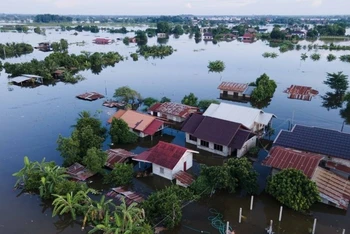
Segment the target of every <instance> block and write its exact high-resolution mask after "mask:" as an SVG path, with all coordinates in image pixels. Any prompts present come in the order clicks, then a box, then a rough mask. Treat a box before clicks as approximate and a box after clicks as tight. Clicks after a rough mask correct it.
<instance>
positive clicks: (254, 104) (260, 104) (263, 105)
mask: <svg viewBox="0 0 350 234" xmlns="http://www.w3.org/2000/svg"><path fill="white" fill-rule="evenodd" d="M270 103H271V98H267V99H265V100H262V101H261V102H257V101H253V100H250V104H251V105H252V107H253V108H258V109H263V108H266V107H268V106H269V105H270Z"/></svg>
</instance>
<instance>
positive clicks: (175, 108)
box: [148, 102, 198, 118]
mask: <svg viewBox="0 0 350 234" xmlns="http://www.w3.org/2000/svg"><path fill="white" fill-rule="evenodd" d="M148 111H155V112H160V113H164V114H169V115H174V116H178V117H181V118H187V117H188V116H189V115H190V114H191V113H194V112H197V111H198V108H197V107H193V106H188V105H184V104H181V103H175V102H164V103H155V104H154V105H152V106H151V107H150V108H149V109H148Z"/></svg>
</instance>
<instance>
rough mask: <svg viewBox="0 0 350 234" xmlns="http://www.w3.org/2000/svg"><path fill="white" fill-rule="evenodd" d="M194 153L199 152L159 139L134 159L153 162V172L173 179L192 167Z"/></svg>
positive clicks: (141, 161) (140, 161)
mask: <svg viewBox="0 0 350 234" xmlns="http://www.w3.org/2000/svg"><path fill="white" fill-rule="evenodd" d="M193 153H198V152H197V151H193V150H189V149H187V148H185V147H182V146H178V145H174V144H171V143H167V142H163V141H159V143H158V144H157V145H156V146H154V147H152V148H151V149H149V150H147V151H145V152H143V153H141V154H139V155H137V156H136V157H134V158H133V160H134V161H137V162H139V164H141V163H148V164H151V165H152V173H153V174H156V175H159V176H161V177H164V178H166V179H169V180H173V179H175V175H176V174H177V173H178V172H179V171H186V170H188V169H189V168H191V167H192V165H193ZM140 168H141V166H140Z"/></svg>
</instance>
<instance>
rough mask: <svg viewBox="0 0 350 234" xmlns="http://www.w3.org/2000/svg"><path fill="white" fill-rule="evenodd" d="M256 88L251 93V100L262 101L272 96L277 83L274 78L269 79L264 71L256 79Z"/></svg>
mask: <svg viewBox="0 0 350 234" xmlns="http://www.w3.org/2000/svg"><path fill="white" fill-rule="evenodd" d="M255 84H256V88H255V89H254V91H253V93H252V96H251V98H252V100H254V101H255V102H262V101H264V100H267V99H269V98H272V97H273V94H274V93H275V91H276V88H277V85H276V82H275V81H274V80H270V77H268V76H267V75H266V74H265V73H264V74H262V75H261V76H260V77H259V78H257V79H256V82H255Z"/></svg>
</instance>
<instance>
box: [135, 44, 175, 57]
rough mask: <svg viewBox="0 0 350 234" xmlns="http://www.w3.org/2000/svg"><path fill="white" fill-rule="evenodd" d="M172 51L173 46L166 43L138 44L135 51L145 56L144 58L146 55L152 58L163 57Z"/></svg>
mask: <svg viewBox="0 0 350 234" xmlns="http://www.w3.org/2000/svg"><path fill="white" fill-rule="evenodd" d="M173 52H174V49H173V47H171V46H168V45H159V46H157V45H154V46H148V45H144V46H140V47H139V49H138V50H137V53H139V54H140V55H142V56H143V57H145V58H146V59H147V58H148V57H150V56H151V57H152V58H164V57H167V56H169V55H171V54H172V53H173Z"/></svg>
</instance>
